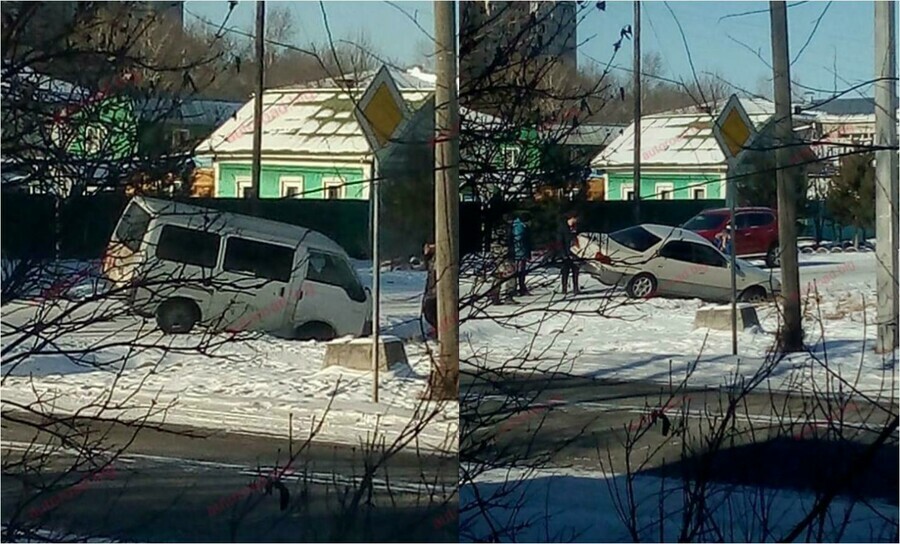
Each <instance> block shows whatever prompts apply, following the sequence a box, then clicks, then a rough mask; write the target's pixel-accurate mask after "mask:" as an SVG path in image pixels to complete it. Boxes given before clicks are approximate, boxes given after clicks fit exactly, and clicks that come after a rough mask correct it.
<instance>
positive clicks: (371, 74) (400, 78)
mask: <svg viewBox="0 0 900 544" xmlns="http://www.w3.org/2000/svg"><path fill="white" fill-rule="evenodd" d="M388 72H390V74H391V77H392V78H393V79H394V83H396V84H397V88H398V89H401V90H421V91H433V90H434V86H435V84H436V83H437V76H436V75H434V74H430V73H428V72H425V71H423V70H422V69H421V68H419V67H418V66H416V67H413V68H410V69H408V70H400V69H398V68H395V67H392V66H388ZM376 75H378V70H366V71H365V72H360V73H359V74H345V75H343V76H341V77H328V78H325V79H319V80H316V81H310V82H307V83H301V84H299V85H291V86H290V87H288V88H291V89H346V88H348V87H349V88H353V89H366V88H367V87H368V86H369V84H371V83H372V81H373V80H374V79H375V76H376Z"/></svg>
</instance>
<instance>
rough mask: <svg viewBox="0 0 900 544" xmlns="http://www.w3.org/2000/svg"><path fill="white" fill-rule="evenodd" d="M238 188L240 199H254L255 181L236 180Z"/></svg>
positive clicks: (247, 179)
mask: <svg viewBox="0 0 900 544" xmlns="http://www.w3.org/2000/svg"><path fill="white" fill-rule="evenodd" d="M235 185H236V186H237V196H238V197H240V198H251V197H253V181H251V180H250V178H237V179H236V180H235Z"/></svg>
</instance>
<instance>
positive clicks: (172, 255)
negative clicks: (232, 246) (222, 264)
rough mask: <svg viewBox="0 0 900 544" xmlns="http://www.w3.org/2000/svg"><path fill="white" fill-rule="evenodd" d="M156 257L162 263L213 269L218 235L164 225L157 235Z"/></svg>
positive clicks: (216, 253)
mask: <svg viewBox="0 0 900 544" xmlns="http://www.w3.org/2000/svg"><path fill="white" fill-rule="evenodd" d="M156 256H157V257H158V258H160V259H162V260H164V261H174V262H176V263H184V264H193V265H196V266H203V267H206V268H213V267H214V266H216V260H217V259H218V258H219V235H218V234H213V233H210V232H204V231H202V230H194V229H186V228H183V227H176V226H174V225H166V226H164V227H163V228H162V232H160V234H159V242H158V243H157V245H156Z"/></svg>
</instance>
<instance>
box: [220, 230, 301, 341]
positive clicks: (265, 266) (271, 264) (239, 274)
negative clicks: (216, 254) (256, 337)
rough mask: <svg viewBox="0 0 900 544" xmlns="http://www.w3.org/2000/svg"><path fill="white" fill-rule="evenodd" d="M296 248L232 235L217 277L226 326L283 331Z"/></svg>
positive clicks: (226, 243) (228, 239) (228, 240)
mask: <svg viewBox="0 0 900 544" xmlns="http://www.w3.org/2000/svg"><path fill="white" fill-rule="evenodd" d="M294 255H295V248H294V247H291V246H287V245H282V244H275V243H272V242H266V241H263V240H259V239H253V238H249V237H244V236H228V237H227V238H226V239H225V251H224V252H223V256H222V271H221V273H220V274H219V275H218V276H219V277H218V278H217V280H218V281H217V291H218V296H217V297H216V299H217V300H219V301H221V303H222V304H223V307H222V309H221V314H222V315H223V328H225V329H226V330H259V331H269V332H287V331H283V328H284V322H285V312H286V311H287V308H288V306H289V304H288V298H289V296H290V294H289V291H290V287H291V278H292V275H293V274H292V273H293V267H294Z"/></svg>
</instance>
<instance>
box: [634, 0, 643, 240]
mask: <svg viewBox="0 0 900 544" xmlns="http://www.w3.org/2000/svg"><path fill="white" fill-rule="evenodd" d="M633 30H634V62H633V64H634V66H633V67H632V68H633V73H632V77H633V78H634V79H633V81H634V85H633V86H634V174H633V175H634V180H633V182H634V223H635V224H636V225H637V224H640V222H641V2H640V0H634V29H633Z"/></svg>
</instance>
